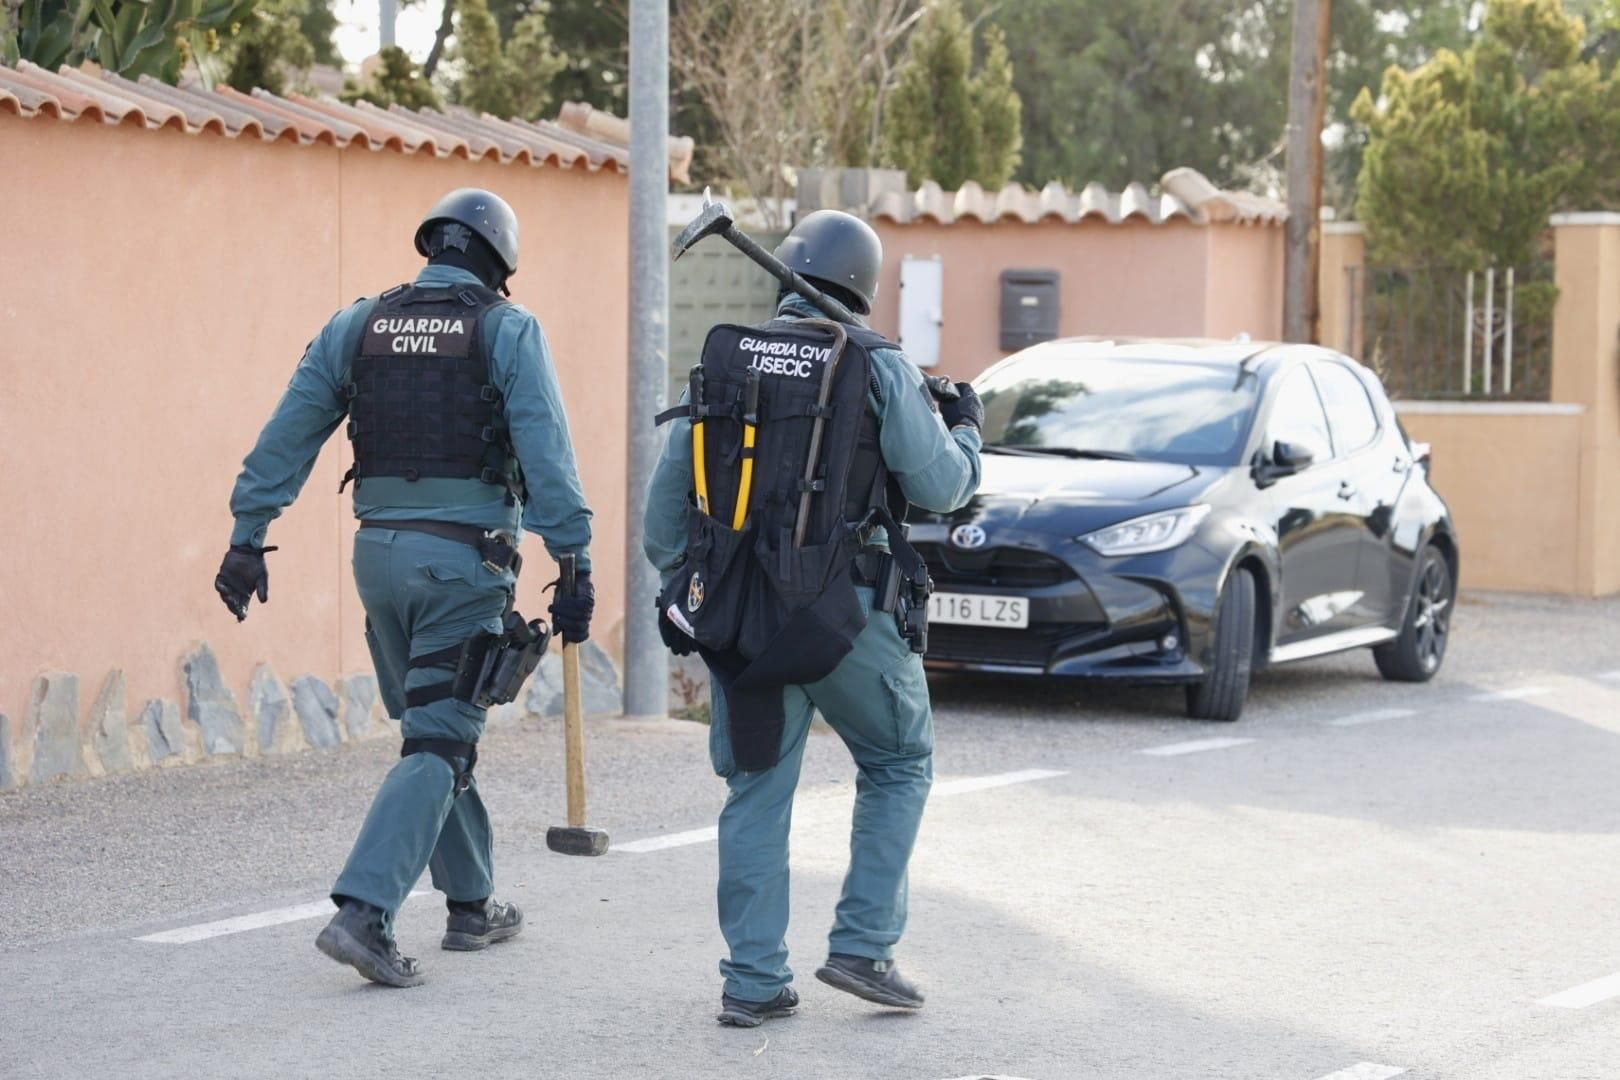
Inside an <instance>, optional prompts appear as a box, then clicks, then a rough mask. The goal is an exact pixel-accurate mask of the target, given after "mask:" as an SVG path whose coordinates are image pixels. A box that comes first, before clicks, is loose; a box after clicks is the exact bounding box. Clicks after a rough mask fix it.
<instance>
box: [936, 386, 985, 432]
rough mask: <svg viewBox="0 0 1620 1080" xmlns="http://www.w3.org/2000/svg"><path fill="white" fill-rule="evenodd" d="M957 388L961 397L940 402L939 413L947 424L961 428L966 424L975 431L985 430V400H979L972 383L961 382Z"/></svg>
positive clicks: (947, 425)
mask: <svg viewBox="0 0 1620 1080" xmlns="http://www.w3.org/2000/svg"><path fill="white" fill-rule="evenodd" d="M956 389H957V392H958V393H959V394H960V395H961V396H960V397H957V398H954V399H947V400H945V401H941V402H940V403H939V415H940V417H941V419H943V420H944V421H945V426H946V427H948V428H959V427H961V426H963V425H964V424H965V425H967V426H968V427H971V428H972V429H973V430H974V431H983V430H984V402H982V401H980V400H979V395H978V394H977V393H976V392H975V391H974V389H973V386H972V384H970V383H965V382H959V383H957V384H956Z"/></svg>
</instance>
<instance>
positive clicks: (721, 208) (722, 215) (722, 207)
mask: <svg viewBox="0 0 1620 1080" xmlns="http://www.w3.org/2000/svg"><path fill="white" fill-rule="evenodd" d="M733 221H734V219H733V218H732V216H731V207H729V206H727V205H726V204H725V200H723V199H711V198H710V197H709V192H708V189H707V188H705V189H704V192H703V212H702V213H701V214H699V215H698V216H697V217H695V218H693V219H692V224H690V225H688V226H687V227H686V228H684V229H682V230H681V234H680V235H679V236H677V237H676V238H675V243H674V244H673V245H672V246H671V248H670V257H671V259H672V260H673V259H679V258H680V257H681V256H682V255H685V254H686V250H687V248H690V247H691V246H692V245H693V244H695V243H697V242H698V241H699V240H701V239H703V238H704V237H705V236H711V235H713V234H714V233H723V232H725V231H726V230H727V229H729V228H731V226H732V224H733Z"/></svg>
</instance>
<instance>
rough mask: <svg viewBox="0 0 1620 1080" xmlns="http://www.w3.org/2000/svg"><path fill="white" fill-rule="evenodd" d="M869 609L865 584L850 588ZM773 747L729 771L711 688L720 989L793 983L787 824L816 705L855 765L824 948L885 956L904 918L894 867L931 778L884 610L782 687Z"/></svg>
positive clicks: (902, 649) (921, 712) (911, 658)
mask: <svg viewBox="0 0 1620 1080" xmlns="http://www.w3.org/2000/svg"><path fill="white" fill-rule="evenodd" d="M859 592H860V594H861V602H862V604H863V605H866V606H868V607H869V606H870V604H871V590H869V589H861V590H859ZM783 694H784V705H785V711H786V714H787V726H786V728H785V729H784V730H783V733H782V756H781V760H779V761H778V762H777V763H776V765H775V766H773V767H772V768H769V769H765V770H762V771H760V772H740V771H738V770H737V768H736V765H735V763H734V761H733V759H732V755H731V741H730V736H729V726H728V722H727V716H726V708H725V702H724V700H723V698H722V696H721V695H720V694H719V692H718V691H717V690H716V691H715V692H713V693H712V694H711V708H712V715H713V724H712V726H711V727H710V731H709V756H710V759H711V761H712V763H713V765H714V770H715V772H716V773H718V774H719V775H720V776H723V777H725V780H726V784H727V786H728V787H729V788H730V793H729V795H728V796H727V798H726V805H725V808H724V809H723V810H722V811H721V812H720V884H719V888H718V890H717V898H718V900H719V905H720V931H721V933H722V934H724V935H725V939H726V945H727V946H728V947H729V949H730V956H729V957H728V958H727V959H725V960H722V961H721V962H720V973H721V974H722V975H723V976H725V992H726V993H727V994H730V995H731V996H732V997H736V998H741V999H743V1000H745V1001H769V1000H770V999H771V998H773V997H775V996H776V995H777V994H778V993H779V992H780V991H781V989H782V988H783V987H784V986H786V985H787V984H788V983H790V982H791V981H792V980H793V971H792V969H791V968H789V967H788V963H787V959H788V952H787V944H786V942H785V940H784V939H785V937H786V935H787V927H788V831H789V827H790V826H791V824H792V818H793V792H794V789H795V788H796V787H797V786H798V783H799V768H800V765H801V764H802V763H803V761H804V743H805V738H806V736H807V735H808V733H809V731H810V721H811V717H812V714H813V713H814V711H815V710H817V709H819V710H820V711H821V714H822V716H824V717H825V718H826V720H827V723H828V724H829V725H830V726H831V727H832V729H833V731H835V732H837V734H838V736H839V737H840V738H841V739H843V741H844V745H845V746H846V747H847V748H848V749H849V752H850V754H851V756H853V757H854V759H855V765H856V768H857V769H858V770H859V774H858V776H857V778H856V786H855V817H854V824H853V830H852V832H851V835H850V861H849V871H848V873H847V874H846V875H845V877H844V890H843V895H842V896H841V898H840V899H839V901H838V908H837V911H836V914H835V917H834V921H833V928H832V934H831V935H830V937H829V940H828V944H829V951H831V952H838V953H848V954H850V955H853V956H865V957H870V958H872V959H874V960H885V959H888V958H889V956H890V954H891V953H892V951H893V949H894V945H895V943H896V942H898V941H899V940H900V935H901V933H902V932H903V931H904V930H905V926H906V864H907V863H908V862H910V860H911V849H912V847H913V845H914V844H915V843H916V840H917V828H918V826H919V825H920V824H921V823H922V814H923V805H924V803H926V802H927V800H928V789H929V788H930V787H931V786H932V784H933V780H934V763H933V752H934V718H933V712H932V710H931V709H930V707H929V703H928V683H927V681H926V679H925V678H924V676H923V668H922V657H920V656H917V655H916V654H915V653H913V652H911V650H910V649H909V648H908V647H907V645H906V643H905V641H904V640H903V639H902V638H901V637H900V632H899V630H898V629H897V628H896V626H895V623H894V618H893V617H892V616H890V615H887V614H884V613H881V612H879V613H876V614H873V615H872V617H871V619H870V620H869V621H868V622H867V625H866V629H865V630H863V631H862V632H861V635H860V637H859V638H857V639H856V641H855V648H854V649H853V651H851V652H850V654H849V655H848V656H846V657H845V658H844V660H843V662H842V663H840V664H839V665H838V667H837V669H836V670H834V671H833V673H832V674H831V675H829V676H827V678H825V679H823V680H821V681H820V682H817V683H812V684H810V685H807V686H790V687H787V688H786V689H785V690H784V691H783Z"/></svg>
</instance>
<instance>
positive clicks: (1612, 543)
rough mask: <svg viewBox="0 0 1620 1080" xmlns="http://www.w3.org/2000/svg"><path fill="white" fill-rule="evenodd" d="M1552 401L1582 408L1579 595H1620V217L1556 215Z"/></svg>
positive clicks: (1577, 544) (1577, 467)
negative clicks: (1555, 295)
mask: <svg viewBox="0 0 1620 1080" xmlns="http://www.w3.org/2000/svg"><path fill="white" fill-rule="evenodd" d="M1552 226H1553V239H1554V250H1555V258H1556V270H1555V273H1556V278H1555V280H1556V283H1557V285H1558V304H1557V306H1556V307H1555V308H1554V309H1553V343H1552V400H1553V401H1554V402H1556V403H1559V404H1569V405H1579V406H1580V407H1581V409H1582V413H1581V419H1580V451H1579V460H1578V461H1577V462H1571V463H1567V464H1566V463H1549V465H1550V466H1551V467H1554V468H1558V467H1574V468H1576V469H1577V470H1578V472H1577V490H1578V499H1579V507H1578V511H1577V515H1576V523H1577V524H1576V556H1575V577H1576V591H1577V592H1578V593H1581V594H1583V595H1586V596H1602V595H1607V594H1609V593H1614V592H1620V214H1616V213H1592V214H1555V215H1554V216H1553V219H1552Z"/></svg>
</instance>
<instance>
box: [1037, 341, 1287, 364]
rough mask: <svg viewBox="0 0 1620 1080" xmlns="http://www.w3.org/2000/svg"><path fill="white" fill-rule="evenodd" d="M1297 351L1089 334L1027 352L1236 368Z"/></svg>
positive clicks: (1274, 345) (1262, 344) (1267, 344)
mask: <svg viewBox="0 0 1620 1080" xmlns="http://www.w3.org/2000/svg"><path fill="white" fill-rule="evenodd" d="M1296 348H1299V346H1287V345H1284V344H1283V343H1281V342H1277V341H1249V340H1247V339H1244V338H1239V339H1232V338H1196V337H1179V338H1178V337H1100V336H1091V335H1087V336H1084V337H1068V338H1057V339H1055V340H1052V341H1043V342H1041V343H1040V344H1039V345H1033V346H1031V347H1030V348H1028V349H1026V350H1024V351H1025V352H1030V353H1033V352H1036V351H1037V350H1039V351H1041V352H1058V351H1062V352H1064V353H1068V354H1071V355H1074V356H1077V357H1078V356H1086V357H1097V358H1103V357H1108V358H1115V357H1117V358H1119V359H1122V360H1131V359H1141V360H1149V359H1151V360H1172V361H1173V360H1186V361H1190V362H1194V363H1200V364H1230V365H1232V366H1233V367H1236V366H1237V365H1239V364H1241V363H1243V362H1244V361H1246V360H1253V359H1255V358H1256V357H1259V356H1261V355H1262V354H1265V353H1269V352H1271V351H1272V350H1283V349H1286V350H1288V351H1289V352H1292V351H1294V349H1296ZM1306 348H1309V347H1308V346H1307V347H1306ZM1312 351H1315V350H1314V349H1313V350H1312ZM1014 355H1017V354H1014ZM1268 359H1269V357H1268Z"/></svg>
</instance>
